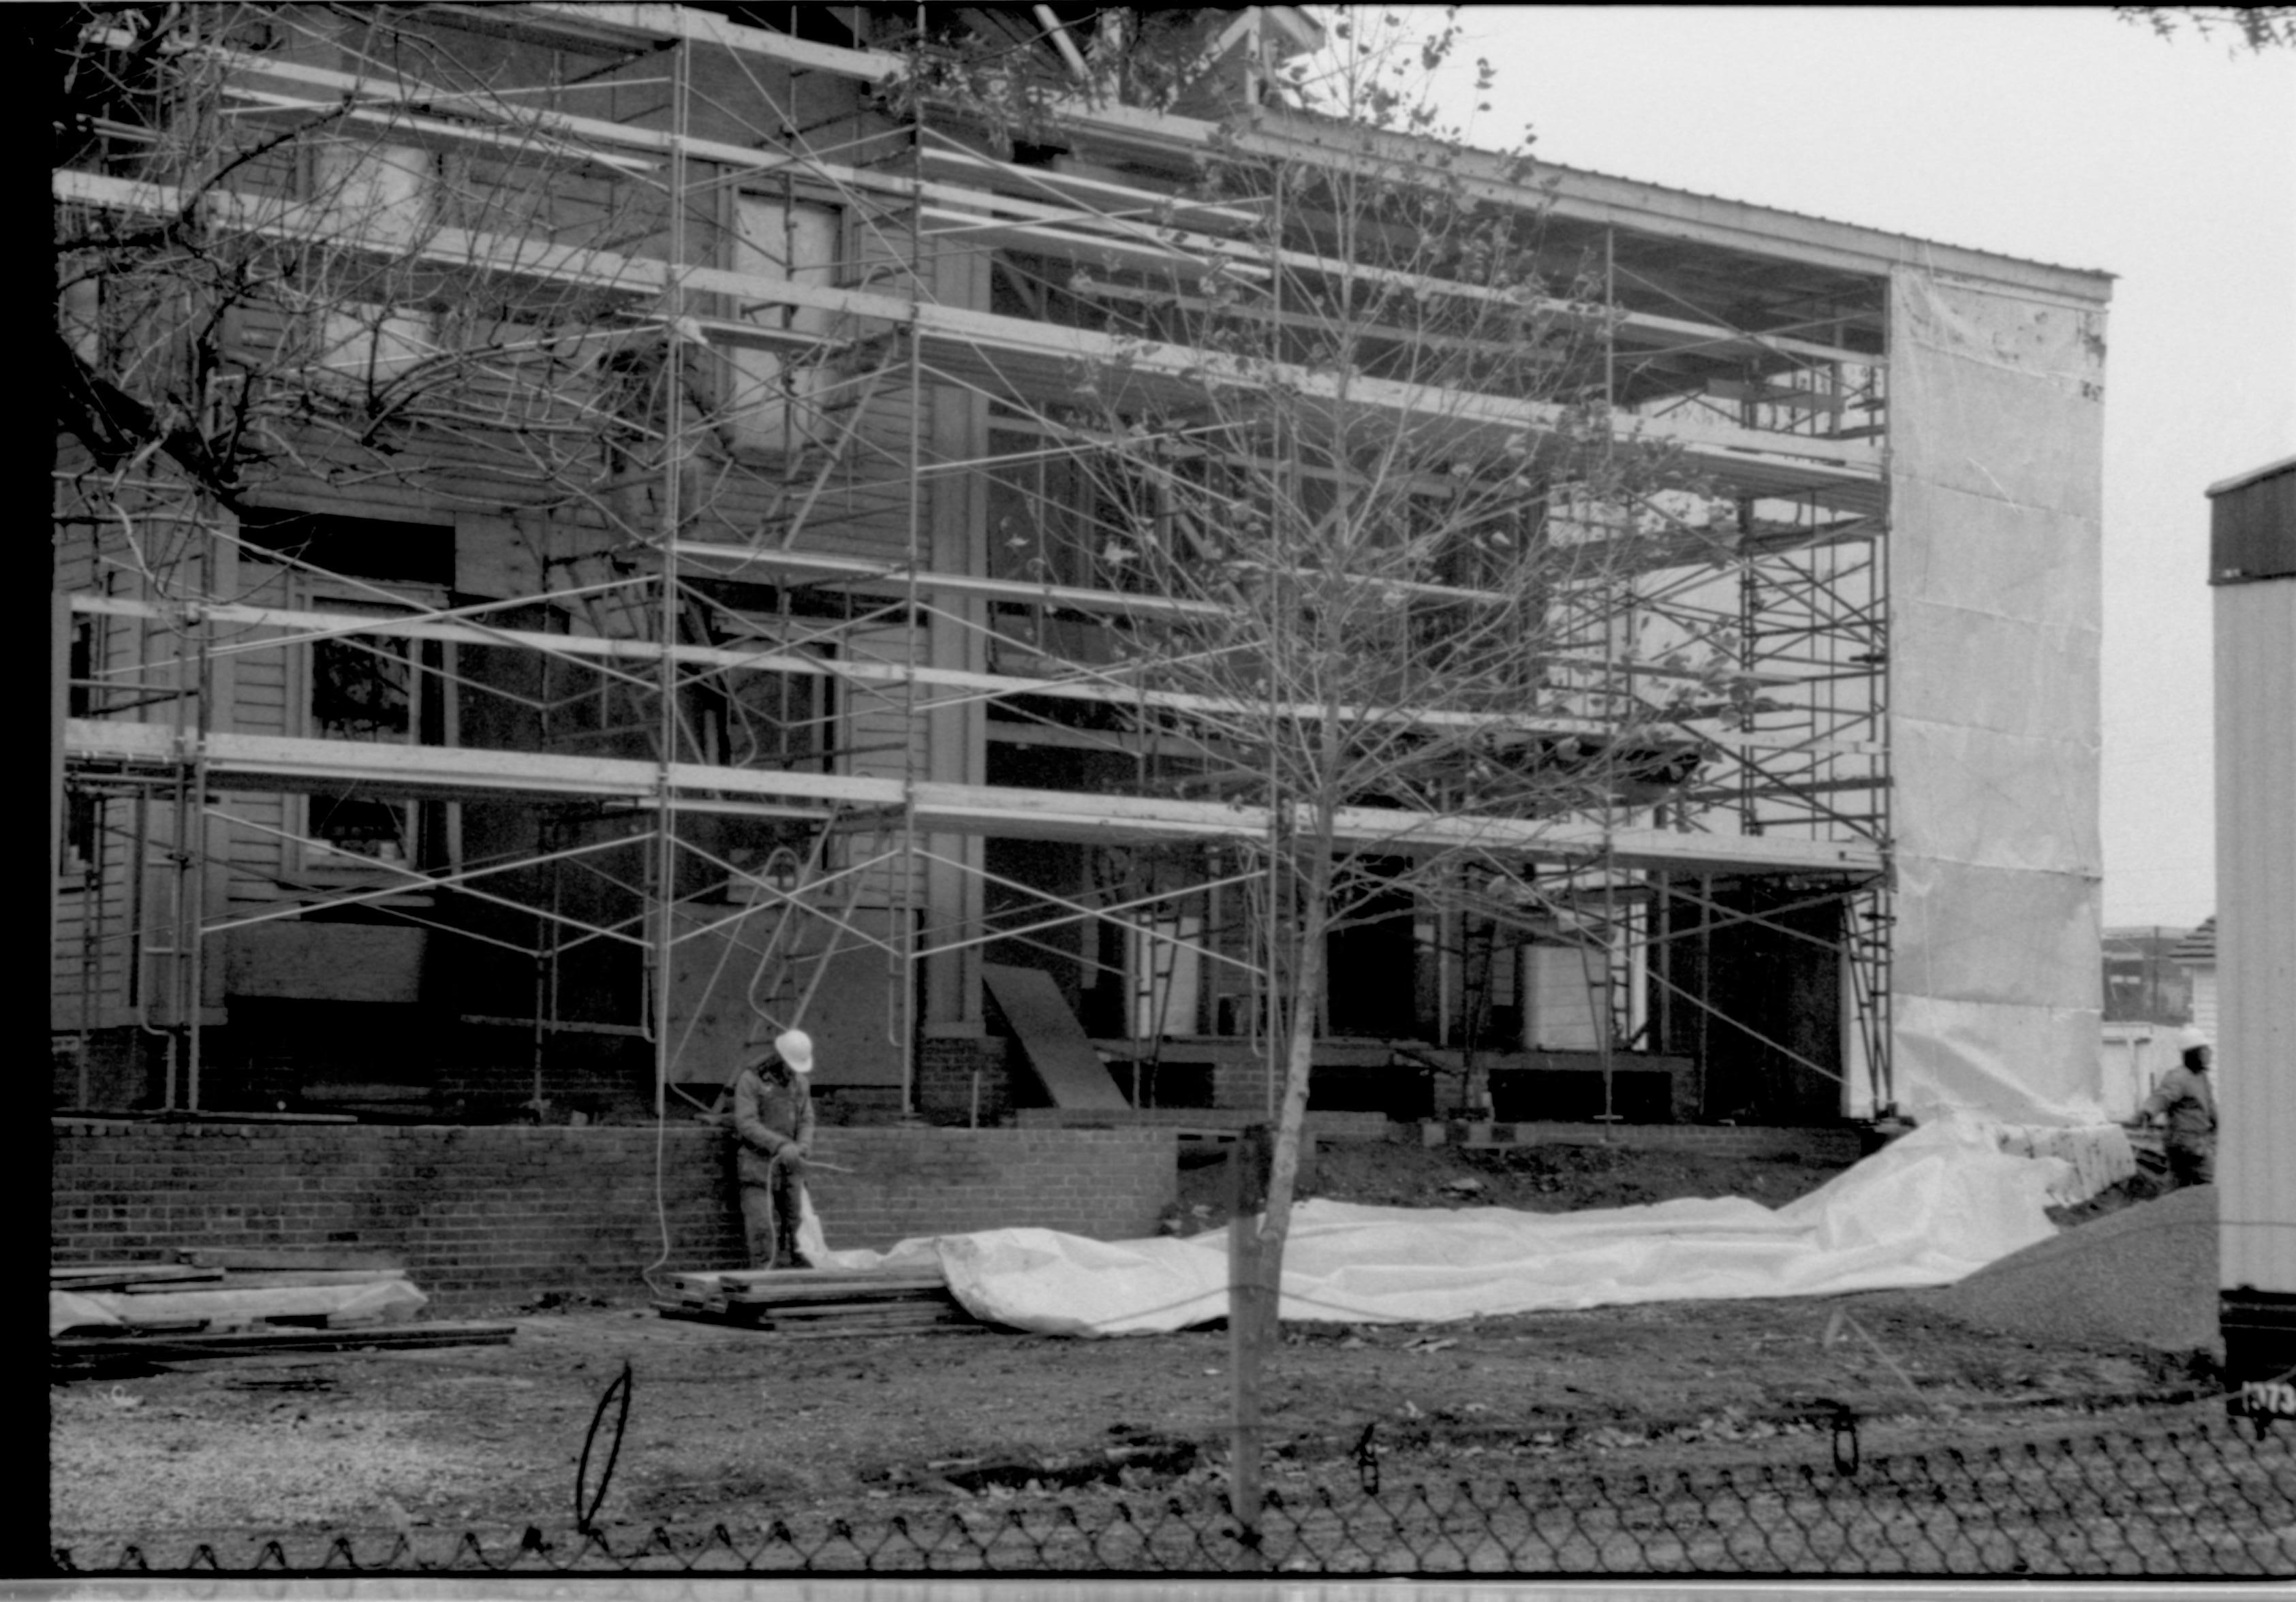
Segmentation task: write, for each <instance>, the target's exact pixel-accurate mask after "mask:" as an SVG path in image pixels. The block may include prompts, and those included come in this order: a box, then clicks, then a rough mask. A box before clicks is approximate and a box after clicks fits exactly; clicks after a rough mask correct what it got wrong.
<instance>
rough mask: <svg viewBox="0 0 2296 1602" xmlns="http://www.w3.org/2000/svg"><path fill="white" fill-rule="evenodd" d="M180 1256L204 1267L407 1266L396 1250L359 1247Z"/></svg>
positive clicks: (205, 1251)
mask: <svg viewBox="0 0 2296 1602" xmlns="http://www.w3.org/2000/svg"><path fill="white" fill-rule="evenodd" d="M176 1256H177V1257H178V1258H179V1259H181V1260H182V1261H183V1262H184V1263H192V1264H194V1265H195V1266H197V1267H200V1268H231V1269H263V1270H281V1269H294V1270H298V1271H302V1270H312V1269H316V1270H320V1271H348V1270H351V1269H361V1270H368V1271H372V1270H376V1269H403V1268H404V1266H405V1265H404V1264H403V1263H401V1262H400V1260H399V1258H398V1255H397V1254H396V1253H392V1252H381V1251H373V1250H367V1249H362V1248H360V1247H358V1246H342V1247H334V1246H319V1247H302V1246H182V1247H179V1248H177V1250H176ZM396 1277H397V1278H401V1279H403V1278H405V1277H406V1276H405V1275H404V1274H403V1273H401V1274H399V1275H398V1276H396Z"/></svg>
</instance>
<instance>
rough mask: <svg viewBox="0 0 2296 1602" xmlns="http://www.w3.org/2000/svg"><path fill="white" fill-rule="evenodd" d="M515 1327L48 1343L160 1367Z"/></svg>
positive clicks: (492, 1335)
mask: <svg viewBox="0 0 2296 1602" xmlns="http://www.w3.org/2000/svg"><path fill="white" fill-rule="evenodd" d="M517 1333H518V1328H517V1326H516V1325H513V1324H456V1323H441V1324H383V1325H377V1326H376V1327H374V1328H371V1329H276V1328H274V1329H250V1330H246V1331H242V1332H235V1333H224V1334H217V1335H203V1334H184V1333H176V1332H162V1331H159V1330H152V1331H150V1332H147V1333H144V1334H138V1335H122V1334H118V1333H110V1332H108V1333H105V1334H101V1335H63V1336H57V1337H56V1338H55V1339H54V1340H52V1341H50V1342H49V1343H48V1354H49V1357H50V1359H51V1360H52V1361H102V1360H103V1359H106V1358H120V1357H139V1358H157V1359H160V1360H162V1361H170V1360H176V1359H191V1358H200V1357H246V1356H260V1355H262V1354H263V1353H270V1352H353V1351H358V1350H361V1349H364V1348H366V1347H378V1348H380V1347H423V1346H501V1345H509V1344H510V1341H511V1338H512V1336H515V1335H516V1334H517Z"/></svg>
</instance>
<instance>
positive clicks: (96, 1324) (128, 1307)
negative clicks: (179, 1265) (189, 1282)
mask: <svg viewBox="0 0 2296 1602" xmlns="http://www.w3.org/2000/svg"><path fill="white" fill-rule="evenodd" d="M429 1301H430V1297H428V1296H426V1295H423V1294H422V1292H421V1291H419V1290H417V1289H416V1288H415V1287H414V1286H412V1285H410V1284H408V1283H407V1282H406V1280H404V1279H370V1280H365V1281H363V1282H360V1283H357V1284H348V1285H278V1286H263V1287H229V1288H225V1287H215V1286H210V1287H206V1288H201V1287H198V1286H196V1285H193V1286H186V1287H184V1288H183V1289H181V1290H168V1291H152V1292H136V1293H130V1292H125V1291H70V1290H51V1291H50V1292H49V1293H48V1334H49V1336H51V1337H52V1338H53V1336H58V1335H61V1334H62V1333H63V1332H64V1331H65V1330H67V1329H118V1328H127V1329H133V1328H139V1327H142V1326H144V1325H152V1324H187V1323H193V1322H197V1323H199V1324H201V1325H202V1326H203V1327H204V1328H207V1329H208V1330H209V1331H220V1330H225V1329H241V1328H246V1327H247V1326H249V1325H250V1324H255V1323H258V1322H260V1321H261V1320H265V1319H283V1318H316V1317H321V1316H324V1317H327V1318H331V1319H338V1320H357V1321H360V1322H365V1320H369V1319H381V1320H386V1321H390V1322H396V1321H398V1320H402V1319H411V1318H413V1317H414V1314H415V1313H416V1312H417V1311H419V1310H420V1309H421V1308H422V1306H423V1305H424V1304H427V1303H428V1302H429Z"/></svg>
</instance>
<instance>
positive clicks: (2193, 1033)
mask: <svg viewBox="0 0 2296 1602" xmlns="http://www.w3.org/2000/svg"><path fill="white" fill-rule="evenodd" d="M2216 1044H2217V1042H2214V1041H2212V1040H2210V1038H2209V1037H2208V1036H2207V1035H2206V1034H2203V1033H2202V1031H2201V1029H2200V1028H2199V1026H2196V1025H2193V1024H2186V1025H2185V1026H2184V1027H2183V1028H2181V1029H2179V1030H2177V1050H2179V1051H2189V1050H2192V1049H2193V1048H2194V1046H2206V1047H2208V1048H2209V1050H2211V1051H2213V1050H2216Z"/></svg>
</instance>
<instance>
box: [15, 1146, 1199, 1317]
mask: <svg viewBox="0 0 2296 1602" xmlns="http://www.w3.org/2000/svg"><path fill="white" fill-rule="evenodd" d="M660 1144H661V1179H662V1190H661V1204H660V1205H661V1211H662V1213H664V1214H666V1215H667V1217H668V1230H669V1237H670V1245H671V1249H670V1253H669V1258H668V1263H666V1264H665V1266H666V1267H667V1268H668V1269H671V1270H677V1269H710V1268H735V1267H741V1266H742V1265H743V1262H742V1240H741V1230H740V1223H739V1220H738V1217H737V1215H736V1209H735V1206H734V1185H733V1178H732V1172H733V1168H732V1160H731V1140H730V1137H729V1136H728V1135H727V1134H726V1132H723V1131H721V1130H717V1129H713V1128H710V1127H708V1126H706V1125H701V1124H672V1125H670V1126H669V1127H668V1129H666V1130H665V1131H664V1132H662V1136H661V1142H660ZM815 1150H816V1156H817V1157H820V1158H821V1159H822V1161H824V1163H833V1164H836V1165H839V1166H840V1167H842V1168H849V1169H851V1170H853V1171H854V1172H852V1173H817V1174H816V1176H815V1178H814V1181H813V1186H812V1189H813V1197H814V1205H815V1206H816V1209H818V1211H819V1212H820V1213H821V1214H822V1217H823V1221H824V1226H825V1228H826V1230H827V1232H828V1236H829V1242H830V1244H831V1245H832V1246H837V1247H853V1246H871V1247H881V1246H890V1245H891V1244H892V1243H893V1242H894V1241H896V1240H898V1239H901V1238H906V1237H908V1236H913V1235H930V1234H937V1233H950V1232H956V1231H963V1230H983V1229H993V1228H998V1227H1002V1226H1008V1225H1022V1224H1034V1225H1040V1226H1043V1227H1046V1228H1049V1229H1058V1230H1066V1231H1069V1232H1071V1233H1075V1234H1082V1235H1093V1236H1097V1237H1099V1238H1103V1239H1120V1238H1137V1237H1142V1236H1146V1235H1151V1234H1153V1233H1154V1232H1155V1228H1156V1217H1157V1214H1158V1212H1159V1211H1160V1209H1161V1208H1162V1207H1163V1206H1165V1204H1166V1203H1168V1202H1169V1201H1171V1200H1172V1199H1173V1198H1174V1197H1175V1196H1176V1195H1177V1159H1176V1157H1175V1143H1174V1137H1173V1136H1172V1135H1171V1133H1170V1132H1156V1131H1097V1130H1091V1131H1083V1130H1080V1131H1060V1130H1034V1131H1021V1130H983V1131H980V1132H969V1131H962V1130H937V1129H869V1128H824V1129H823V1130H821V1131H820V1132H819V1133H818V1135H817V1136H816V1141H815ZM52 1161H53V1174H52V1178H51V1181H50V1198H51V1199H50V1214H49V1219H50V1222H49V1247H50V1253H51V1255H52V1257H53V1261H55V1262H57V1263H90V1262H116V1261H120V1260H132V1259H136V1258H150V1257H158V1256H163V1255H167V1254H168V1253H170V1252H172V1251H174V1250H175V1249H176V1247H179V1246H271V1247H282V1246H288V1247H324V1246H358V1247H360V1248H362V1249H365V1250H369V1251H374V1250H381V1251H387V1252H391V1253H395V1254H397V1255H398V1256H399V1258H400V1259H401V1260H402V1261H403V1262H404V1263H405V1264H406V1269H407V1271H408V1273H409V1275H410V1276H411V1277H412V1278H413V1279H414V1283H415V1284H416V1285H417V1286H418V1287H420V1288H422V1290H423V1291H424V1292H426V1293H427V1294H428V1295H430V1297H431V1299H432V1304H433V1306H434V1307H435V1308H436V1309H438V1310H439V1311H441V1312H449V1313H452V1312H457V1311H467V1310H471V1309H476V1308H482V1307H490V1306H502V1305H505V1304H512V1303H517V1302H521V1301H524V1300H527V1299H529V1298H530V1297H532V1296H534V1295H537V1294H539V1293H541V1292H543V1291H545V1290H558V1291H567V1292H586V1293H589V1294H594V1295H595V1294H613V1295H632V1294H640V1293H642V1292H643V1291H644V1282H643V1280H642V1279H641V1278H640V1274H641V1271H642V1270H644V1268H645V1266H646V1265H647V1264H649V1263H652V1262H653V1261H654V1259H655V1258H656V1257H658V1256H660V1255H661V1225H660V1222H659V1221H658V1218H657V1213H656V1203H655V1133H654V1131H653V1130H652V1129H651V1128H632V1127H594V1128H524V1127H517V1126H492V1127H480V1128H449V1127H441V1126H437V1125H409V1126H397V1127H394V1126H385V1125H361V1124H332V1125H325V1124H220V1123H218V1124H130V1123H112V1122H102V1121H94V1120H81V1119H57V1120H55V1121H54V1123H53V1154H52Z"/></svg>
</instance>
